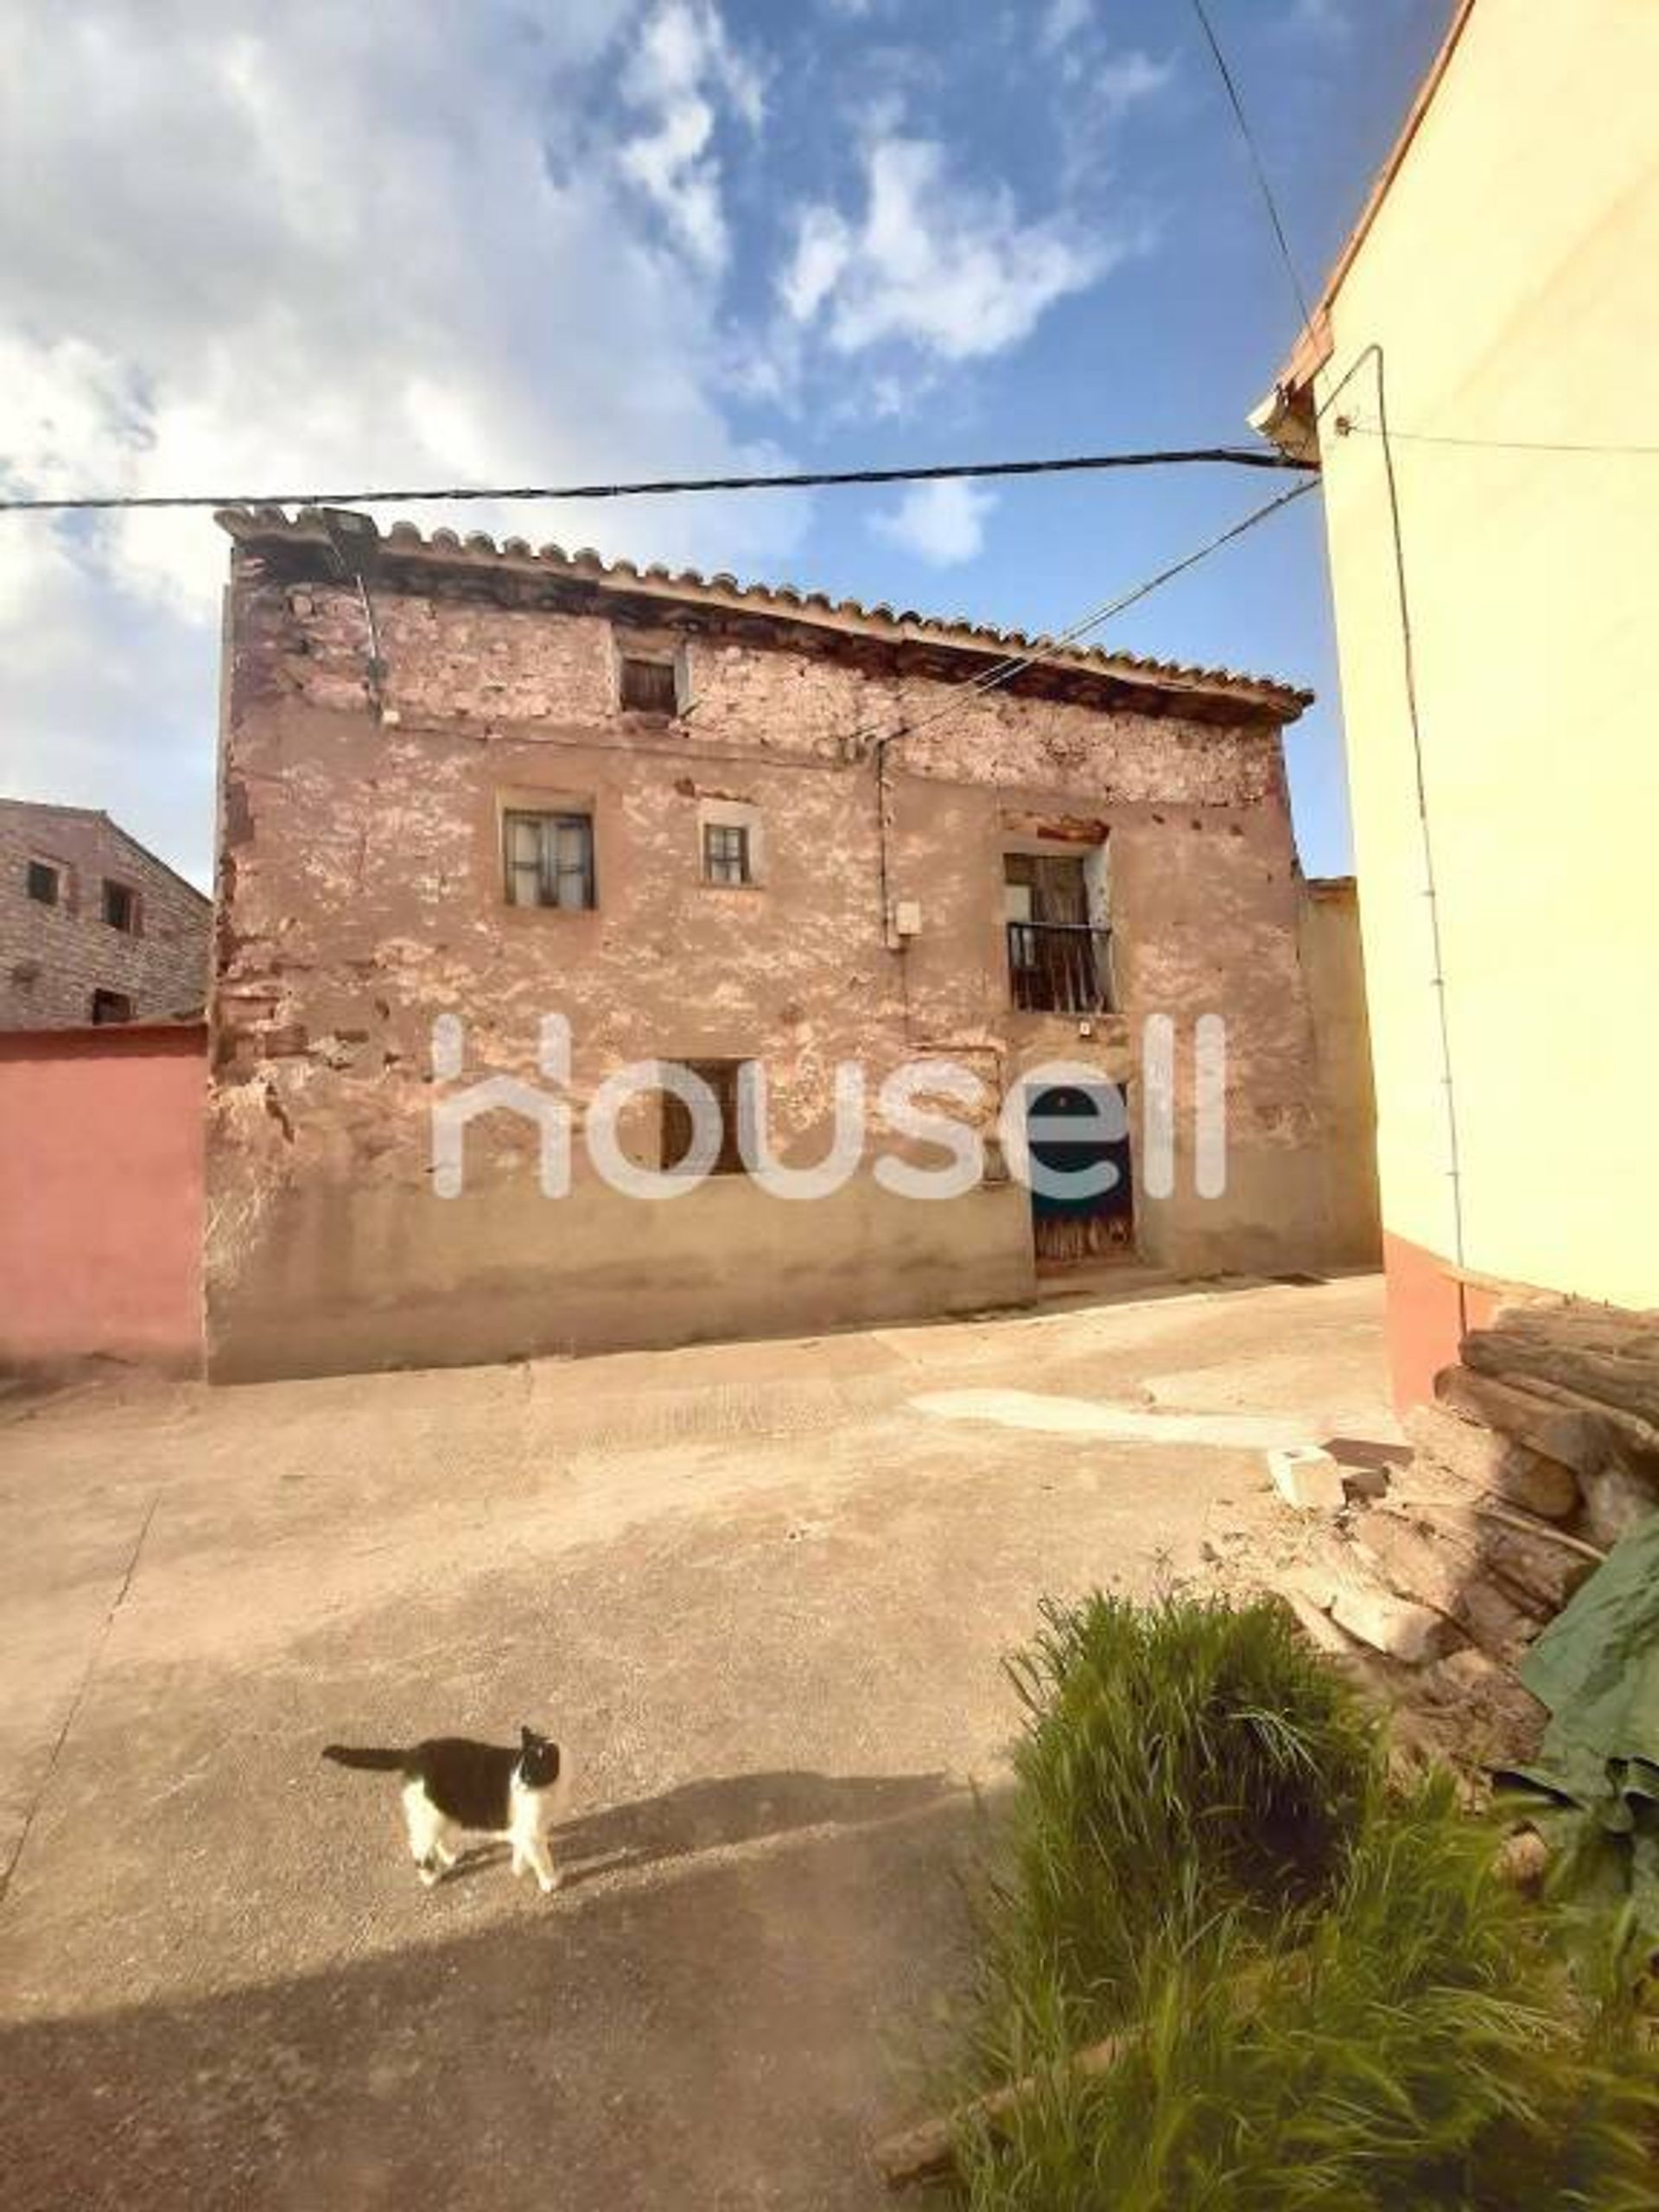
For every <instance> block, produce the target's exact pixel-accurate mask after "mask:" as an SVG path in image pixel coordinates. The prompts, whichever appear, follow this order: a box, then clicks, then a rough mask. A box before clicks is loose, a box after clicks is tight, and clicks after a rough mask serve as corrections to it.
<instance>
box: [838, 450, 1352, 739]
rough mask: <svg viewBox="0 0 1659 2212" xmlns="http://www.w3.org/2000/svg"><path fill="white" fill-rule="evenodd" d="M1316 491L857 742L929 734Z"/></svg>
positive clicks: (1267, 508) (1232, 530) (1297, 492)
mask: <svg viewBox="0 0 1659 2212" xmlns="http://www.w3.org/2000/svg"><path fill="white" fill-rule="evenodd" d="M1318 488H1319V487H1318V485H1317V483H1316V482H1315V481H1314V480H1312V479H1310V480H1308V481H1307V482H1306V484H1298V485H1296V486H1294V487H1293V489H1291V490H1290V491H1288V492H1281V493H1280V494H1279V496H1278V498H1277V499H1269V500H1268V501H1267V502H1266V504H1265V505H1262V506H1259V507H1253V508H1252V509H1251V511H1250V512H1249V514H1247V515H1243V516H1241V517H1240V518H1239V519H1238V521H1236V523H1231V524H1229V525H1228V527H1227V528H1226V529H1225V530H1224V531H1217V534H1216V536H1215V537H1210V538H1206V539H1205V542H1204V543H1203V544H1202V545H1198V546H1195V547H1194V548H1193V550H1192V552H1190V553H1184V554H1182V556H1181V557H1180V558H1179V560H1178V561H1172V562H1170V563H1168V564H1167V566H1166V567H1165V568H1162V569H1158V570H1157V571H1156V573H1155V574H1154V575H1150V576H1147V577H1146V578H1145V579H1144V580H1143V581H1142V582H1140V583H1138V584H1135V585H1134V586H1133V587H1132V588H1130V589H1129V590H1128V591H1126V592H1121V593H1120V594H1118V596H1117V597H1116V599H1111V600H1108V601H1107V602H1106V604H1105V605H1104V606H1103V607H1093V608H1091V609H1090V612H1089V613H1087V614H1084V615H1081V616H1079V618H1078V619H1077V621H1075V622H1073V623H1072V624H1071V625H1070V626H1069V627H1068V628H1066V629H1064V630H1062V631H1061V632H1059V634H1058V636H1057V637H1053V638H1039V639H1038V641H1037V643H1036V644H1035V645H1033V647H1032V649H1031V651H1030V652H1024V653H1014V654H1012V655H1010V657H1009V658H1007V660H1002V661H999V662H998V663H997V664H996V665H995V667H993V668H988V669H987V670H986V671H985V672H984V674H983V675H982V676H976V677H974V679H973V681H972V682H971V683H967V684H964V685H963V686H962V687H961V689H960V690H958V691H957V692H955V693H953V694H952V696H950V698H949V699H946V700H944V701H943V702H942V703H941V704H940V705H938V707H936V708H935V709H933V711H932V713H931V714H927V715H922V716H921V718H920V719H919V721H913V722H906V723H904V724H902V725H901V726H900V727H899V728H898V729H894V730H887V731H885V732H883V731H879V730H871V729H865V730H860V731H859V732H858V733H857V736H856V738H855V743H856V742H860V741H865V740H869V739H873V740H874V741H875V743H876V744H878V745H880V746H882V747H887V746H888V745H892V744H895V743H897V742H898V741H899V739H901V738H906V737H914V736H915V735H916V734H917V732H918V730H924V729H925V728H928V726H929V725H930V723H932V722H936V721H939V720H940V719H941V717H942V716H944V715H949V714H954V713H955V712H956V710H957V708H958V707H960V706H963V705H964V704H966V705H973V704H974V703H975V702H976V701H977V700H978V699H979V698H981V697H982V696H984V695H985V694H986V693H987V692H989V691H996V690H1001V688H1002V686H1003V685H1004V684H1007V683H1013V682H1014V678H1015V677H1019V676H1023V675H1024V673H1025V671H1027V669H1028V668H1036V667H1038V666H1039V664H1041V663H1042V662H1044V661H1049V660H1052V659H1053V658H1055V656H1056V655H1057V654H1058V653H1062V652H1065V649H1066V648H1067V646H1068V645H1075V644H1076V643H1077V639H1079V638H1082V637H1085V636H1086V635H1087V634H1088V632H1090V630H1097V629H1098V628H1099V627H1100V626H1101V624H1102V623H1103V622H1109V621H1110V620H1112V618H1113V616H1114V615H1116V614H1122V613H1124V612H1125V611H1126V610H1127V609H1128V608H1129V607H1134V606H1136V605H1138V603H1139V602H1140V601H1141V600H1143V599H1147V598H1149V597H1150V596H1151V595H1152V594H1153V593H1154V592H1155V591H1157V590H1159V589H1160V588H1161V587H1162V586H1163V585H1165V584H1166V583H1171V582H1173V581H1174V579H1175V578H1176V577H1177V576H1179V575H1185V573H1186V571H1187V570H1188V569H1196V568H1197V567H1198V563H1199V562H1200V561H1207V560H1208V559H1209V558H1210V556H1211V554H1212V553H1218V552H1219V551H1220V550H1221V549H1222V547H1223V546H1224V545H1230V544H1231V543H1233V540H1234V539H1235V538H1237V537H1243V535H1244V534H1245V532H1246V531H1251V530H1254V529H1255V527H1256V525H1257V524H1258V523H1264V522H1266V521H1267V519H1268V517H1269V516H1270V515H1275V514H1277V513H1278V512H1279V511H1280V509H1281V507H1287V506H1289V505H1291V503H1292V501H1293V500H1295V499H1305V498H1306V495H1307V494H1308V493H1310V492H1313V491H1316V490H1317V489H1318Z"/></svg>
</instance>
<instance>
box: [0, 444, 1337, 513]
mask: <svg viewBox="0 0 1659 2212" xmlns="http://www.w3.org/2000/svg"><path fill="white" fill-rule="evenodd" d="M1211 465H1214V466H1224V467H1231V468H1295V469H1300V468H1306V467H1308V466H1309V464H1308V463H1306V462H1305V461H1290V460H1287V458H1286V457H1285V455H1284V454H1280V453H1275V452H1273V451H1272V450H1270V449H1264V448H1260V447H1256V446H1178V447H1175V448H1171V449H1168V450H1159V451H1154V452H1146V453H1084V454H1065V455H1062V456H1060V457H1059V458H1058V459H1055V460H1045V461H947V462H944V463H943V464H942V465H940V466H939V467H931V468H817V469H800V470H796V471H794V472H792V473H791V474H784V475H776V476H667V477H660V478H656V479H652V480H644V481H641V482H639V483H620V484H493V485H485V484H449V485H443V486H430V485H429V486H426V487H424V488H418V487H417V488H411V489H409V490H404V491H391V492H386V491H367V492H192V493H177V492H165V493H131V494H121V495H117V494H115V493H99V494H97V495H91V494H89V495H87V496H86V497H84V498H79V499H0V514H88V513H94V514H109V513H116V512H127V511H130V510H133V509H140V508H156V507H377V506H381V507H383V506H392V505H399V506H402V505H410V504H411V503H413V502H414V501H416V500H430V499H500V500H506V499H664V498H666V497H668V496H669V495H670V494H671V493H685V492H795V491H810V490H814V489H817V488H819V487H821V486H825V485H833V484H939V483H944V482H945V481H947V480H950V479H952V478H957V477H982V476H1059V475H1065V474H1082V473H1084V472H1085V471H1100V470H1103V469H1111V468H1181V467H1204V466H1211Z"/></svg>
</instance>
